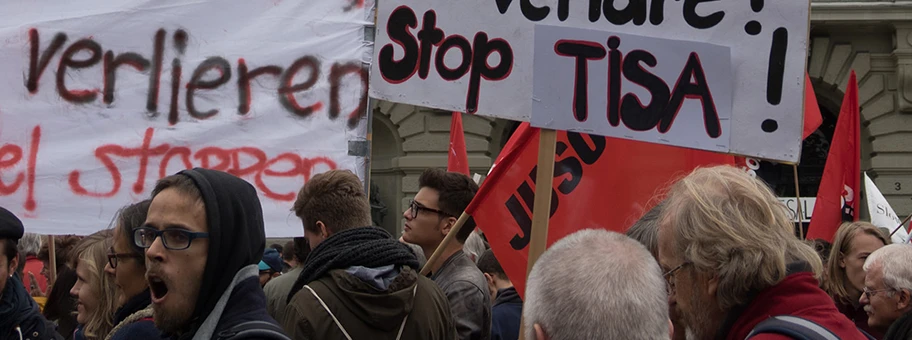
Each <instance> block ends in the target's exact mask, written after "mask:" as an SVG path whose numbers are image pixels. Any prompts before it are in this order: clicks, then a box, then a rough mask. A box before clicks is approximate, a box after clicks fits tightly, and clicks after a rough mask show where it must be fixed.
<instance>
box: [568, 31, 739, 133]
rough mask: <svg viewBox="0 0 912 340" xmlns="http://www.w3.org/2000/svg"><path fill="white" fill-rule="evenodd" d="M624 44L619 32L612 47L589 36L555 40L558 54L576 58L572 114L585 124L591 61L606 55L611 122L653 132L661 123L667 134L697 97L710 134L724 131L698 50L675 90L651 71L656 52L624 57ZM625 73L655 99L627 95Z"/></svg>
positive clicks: (610, 39)
mask: <svg viewBox="0 0 912 340" xmlns="http://www.w3.org/2000/svg"><path fill="white" fill-rule="evenodd" d="M620 45H621V39H620V38H618V37H616V36H612V37H610V38H609V39H608V41H607V46H608V49H607V50H606V49H605V46H603V45H602V44H601V43H598V42H593V41H585V40H559V41H557V42H556V43H555V44H554V52H555V53H556V54H557V55H560V56H563V57H569V58H574V59H575V62H576V75H575V80H574V91H573V116H574V118H576V120H578V121H580V122H584V121H586V120H587V119H588V118H589V109H588V103H589V97H588V95H589V72H588V66H589V62H590V61H598V60H603V59H605V57H606V56H607V58H608V61H607V63H608V75H607V77H608V82H607V83H608V89H607V90H608V93H607V95H608V107H607V111H608V112H607V116H608V122H609V123H610V124H611V126H618V125H619V124H620V123H622V122H623V123H624V125H625V126H626V127H627V128H629V129H631V130H634V131H648V130H652V129H653V128H656V127H658V131H659V132H661V133H665V132H668V130H669V129H670V128H671V125H672V123H673V122H674V120H675V117H676V116H677V115H678V112H679V111H680V110H681V105H682V104H683V103H684V100H685V99H698V100H700V101H701V102H702V105H703V122H704V125H705V127H706V133H707V135H708V136H710V137H712V138H718V137H719V136H721V135H722V128H721V122H720V121H719V114H718V112H717V110H716V104H715V102H714V101H713V97H712V93H711V91H710V89H709V83H708V82H707V81H706V74H705V72H704V70H703V65H702V63H701V62H700V57H699V55H697V53H696V52H691V53H690V55H689V57H688V58H687V61H686V63H685V64H684V67H683V70H681V73H680V76H678V80H677V82H676V83H675V84H674V88H671V89H669V87H668V85H667V84H666V82H665V80H663V79H662V78H661V77H659V76H656V75H655V74H653V73H652V72H650V70H649V69H650V68H654V67H656V65H657V64H658V60H657V59H656V57H655V56H654V55H653V54H652V53H651V52H649V51H645V50H633V51H630V52H627V54H626V55H624V54H623V53H622V52H621V51H620V50H619V47H620ZM646 66H648V67H646ZM621 76H623V77H624V78H627V80H629V81H631V82H633V83H635V84H637V85H640V86H642V87H643V88H645V89H646V90H648V91H649V94H650V96H651V99H650V101H649V103H648V104H647V105H643V104H642V101H641V100H640V98H639V97H637V95H636V94H633V93H626V94H623V96H622V79H621Z"/></svg>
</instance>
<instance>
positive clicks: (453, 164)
mask: <svg viewBox="0 0 912 340" xmlns="http://www.w3.org/2000/svg"><path fill="white" fill-rule="evenodd" d="M447 171H450V172H458V173H461V174H464V175H466V176H471V174H469V156H468V153H466V144H465V133H464V132H463V131H462V114H461V113H459V112H453V119H452V120H451V121H450V151H449V157H448V158H447Z"/></svg>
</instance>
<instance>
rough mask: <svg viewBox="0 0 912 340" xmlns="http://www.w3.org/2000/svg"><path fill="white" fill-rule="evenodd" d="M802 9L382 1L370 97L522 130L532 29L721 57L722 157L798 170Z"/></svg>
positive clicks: (693, 2) (528, 98)
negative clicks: (726, 79) (628, 37)
mask: <svg viewBox="0 0 912 340" xmlns="http://www.w3.org/2000/svg"><path fill="white" fill-rule="evenodd" d="M809 8H810V1H809V0H793V1H768V0H767V1H764V0H744V1H730V0H727V1H713V0H680V1H660V0H652V1H650V0H626V1H602V0H590V1H565V0H536V1H530V0H516V1H513V0H494V1H491V0H465V1H444V0H392V1H387V2H381V3H380V6H379V8H378V23H377V25H378V27H377V33H378V34H377V38H376V48H375V53H374V63H373V65H372V69H371V75H372V77H371V85H372V86H371V91H370V93H371V96H373V97H375V98H379V99H384V100H389V101H394V102H401V103H408V104H413V105H422V106H430V107H435V108H439V109H444V110H452V111H462V112H473V113H477V114H481V115H486V116H492V117H498V118H505V119H511V120H518V121H529V120H530V114H531V112H532V86H533V71H534V67H533V50H534V42H535V40H534V26H535V25H536V24H545V25H556V26H564V27H576V28H584V29H593V30H601V31H610V32H616V33H619V34H633V35H640V36H649V37H655V38H664V39H671V40H681V41H692V42H706V43H711V44H717V45H721V46H727V47H729V48H730V49H731V68H732V70H731V72H732V75H733V77H734V78H733V79H734V81H733V83H732V93H733V97H732V100H733V108H734V110H733V112H732V117H731V131H729V133H728V135H730V136H731V143H730V148H729V149H730V150H731V152H733V153H737V154H743V155H747V156H753V157H758V158H763V159H771V160H777V161H786V162H797V161H798V159H799V156H800V152H801V132H802V117H803V115H802V110H803V104H804V100H803V93H804V79H805V78H804V74H805V65H806V59H807V58H806V57H807V47H808V38H807V36H808V22H809Z"/></svg>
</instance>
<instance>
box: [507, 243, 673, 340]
mask: <svg viewBox="0 0 912 340" xmlns="http://www.w3.org/2000/svg"><path fill="white" fill-rule="evenodd" d="M568 278H569V279H568ZM666 294H667V293H666V284H665V280H664V279H663V278H662V272H661V270H660V269H659V264H658V263H656V261H655V259H654V258H653V257H652V255H650V254H649V251H647V250H646V248H645V247H643V245H641V244H640V243H638V242H637V241H634V240H632V239H630V238H628V237H626V236H624V235H621V234H617V233H613V232H609V231H605V230H591V229H587V230H582V231H578V232H576V233H573V234H571V235H569V236H567V237H565V238H563V239H561V240H560V241H558V242H557V243H555V244H554V245H553V246H551V248H549V249H548V250H547V251H545V253H544V254H542V256H541V257H540V258H539V259H538V262H536V263H535V267H533V269H532V272H531V273H530V274H529V279H528V280H527V283H526V303H525V306H524V307H523V318H524V319H525V329H524V332H525V335H526V339H537V340H563V339H568V340H569V339H591V340H600V339H644V340H645V339H662V338H665V339H667V338H669V337H670V334H669V326H670V321H669V319H668V303H667V296H666Z"/></svg>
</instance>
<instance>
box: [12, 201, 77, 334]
mask: <svg viewBox="0 0 912 340" xmlns="http://www.w3.org/2000/svg"><path fill="white" fill-rule="evenodd" d="M24 232H25V228H23V226H22V221H20V220H19V218H18V217H16V215H13V213H12V212H10V211H9V210H6V209H4V208H0V339H4V340H7V339H10V340H13V339H15V340H23V339H33V340H45V339H63V338H62V337H61V336H60V335H59V334H57V332H56V327H55V326H54V324H53V323H50V322H48V321H47V320H45V318H44V316H42V315H41V312H39V311H38V304H37V303H35V300H33V299H32V297H31V296H29V293H28V292H27V291H26V290H25V286H23V285H22V279H21V278H20V277H19V274H18V273H16V266H17V265H18V264H19V250H18V249H17V247H16V245H17V243H18V242H19V239H20V238H22V235H23V233H24Z"/></svg>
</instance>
